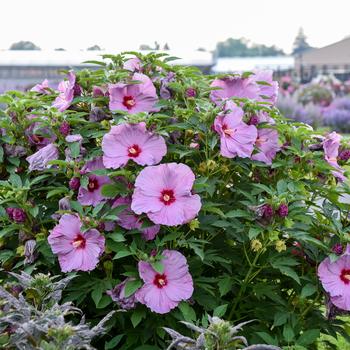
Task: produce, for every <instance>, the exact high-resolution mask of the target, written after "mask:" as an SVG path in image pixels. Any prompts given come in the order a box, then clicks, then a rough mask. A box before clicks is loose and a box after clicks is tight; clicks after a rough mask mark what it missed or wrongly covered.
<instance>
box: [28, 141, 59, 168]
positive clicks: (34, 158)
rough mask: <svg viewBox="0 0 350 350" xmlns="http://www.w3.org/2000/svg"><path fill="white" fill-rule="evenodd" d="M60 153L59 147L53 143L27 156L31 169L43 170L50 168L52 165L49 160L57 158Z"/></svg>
mask: <svg viewBox="0 0 350 350" xmlns="http://www.w3.org/2000/svg"><path fill="white" fill-rule="evenodd" d="M58 155H59V154H58V149H57V147H56V146H55V145H54V144H52V143H50V144H49V145H47V146H45V147H43V148H41V149H39V151H37V152H36V153H34V154H32V155H31V156H29V157H27V158H26V160H27V162H28V163H29V171H33V170H38V171H42V170H45V169H48V168H49V167H50V165H49V164H48V163H49V161H50V160H57V159H58Z"/></svg>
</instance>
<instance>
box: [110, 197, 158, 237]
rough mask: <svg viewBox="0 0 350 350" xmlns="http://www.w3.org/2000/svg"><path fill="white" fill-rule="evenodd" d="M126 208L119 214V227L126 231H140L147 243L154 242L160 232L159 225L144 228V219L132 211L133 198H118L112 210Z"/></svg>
mask: <svg viewBox="0 0 350 350" xmlns="http://www.w3.org/2000/svg"><path fill="white" fill-rule="evenodd" d="M122 205H123V206H125V209H123V210H122V211H121V212H120V213H119V214H118V219H119V221H118V225H119V226H120V227H122V228H125V229H126V230H135V229H137V230H140V232H141V234H142V237H143V238H144V239H145V240H146V241H150V240H153V239H154V238H155V236H156V235H157V233H158V232H159V230H160V226H159V225H153V226H150V227H147V228H142V224H143V221H142V219H141V218H140V217H139V216H138V215H136V214H135V213H134V212H133V211H132V210H131V198H129V197H120V198H117V199H116V200H115V201H114V203H113V205H112V208H117V207H119V206H122Z"/></svg>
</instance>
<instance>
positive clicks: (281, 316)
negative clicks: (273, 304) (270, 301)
mask: <svg viewBox="0 0 350 350" xmlns="http://www.w3.org/2000/svg"><path fill="white" fill-rule="evenodd" d="M287 320H288V313H287V312H285V311H282V312H276V313H275V318H274V321H273V325H274V326H275V327H278V326H282V325H283V324H285V323H286V322H287Z"/></svg>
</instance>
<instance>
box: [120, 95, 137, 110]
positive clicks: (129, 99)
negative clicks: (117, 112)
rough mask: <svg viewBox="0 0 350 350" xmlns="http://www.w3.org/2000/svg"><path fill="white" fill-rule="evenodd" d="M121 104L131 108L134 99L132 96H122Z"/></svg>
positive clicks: (134, 103) (134, 102)
mask: <svg viewBox="0 0 350 350" xmlns="http://www.w3.org/2000/svg"><path fill="white" fill-rule="evenodd" d="M123 105H124V106H125V107H126V108H127V109H131V108H132V107H134V106H135V105H136V101H135V99H134V97H133V96H124V98H123Z"/></svg>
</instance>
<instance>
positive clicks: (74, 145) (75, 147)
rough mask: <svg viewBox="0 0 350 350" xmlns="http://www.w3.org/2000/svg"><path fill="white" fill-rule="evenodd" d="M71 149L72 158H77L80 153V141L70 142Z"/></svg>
mask: <svg viewBox="0 0 350 350" xmlns="http://www.w3.org/2000/svg"><path fill="white" fill-rule="evenodd" d="M68 147H69V150H70V152H71V156H72V158H77V157H78V156H79V154H80V143H79V142H71V143H69V144H68Z"/></svg>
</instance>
